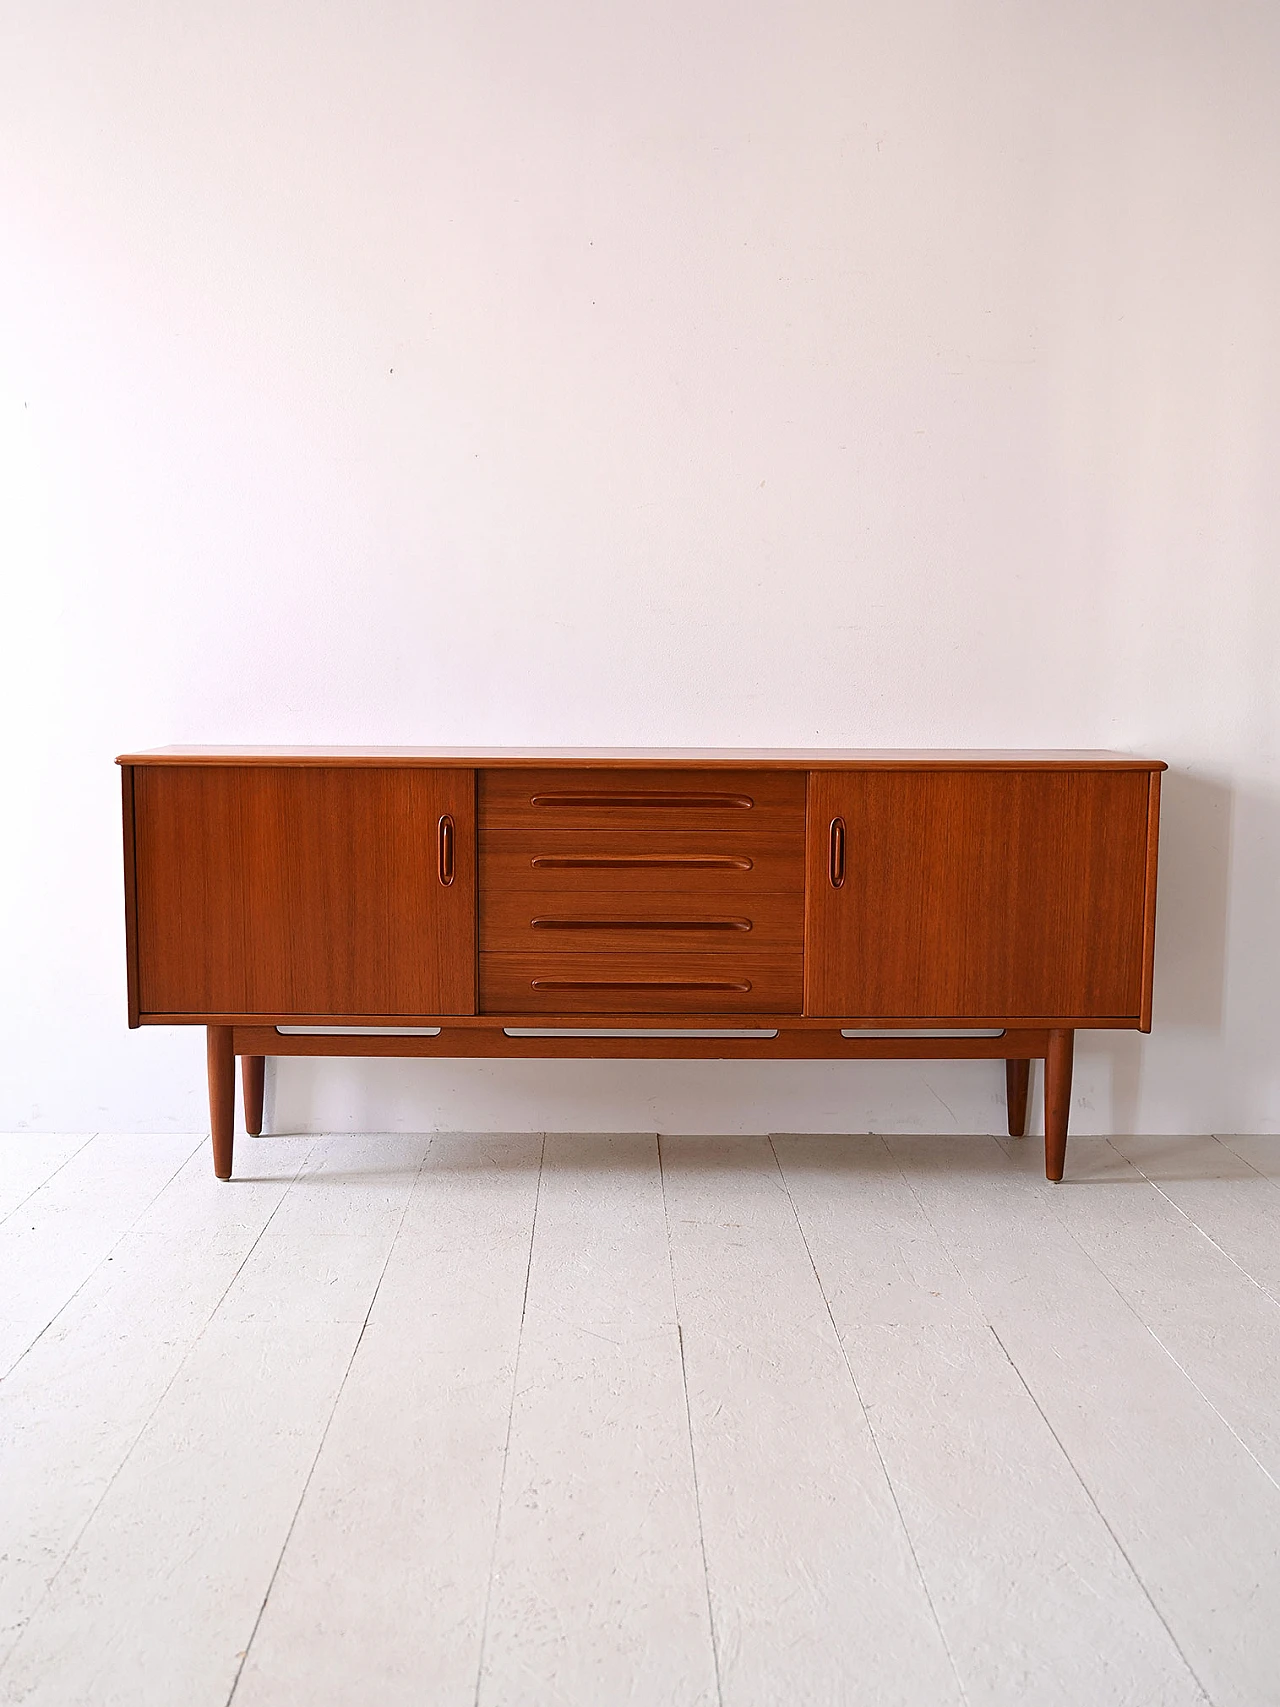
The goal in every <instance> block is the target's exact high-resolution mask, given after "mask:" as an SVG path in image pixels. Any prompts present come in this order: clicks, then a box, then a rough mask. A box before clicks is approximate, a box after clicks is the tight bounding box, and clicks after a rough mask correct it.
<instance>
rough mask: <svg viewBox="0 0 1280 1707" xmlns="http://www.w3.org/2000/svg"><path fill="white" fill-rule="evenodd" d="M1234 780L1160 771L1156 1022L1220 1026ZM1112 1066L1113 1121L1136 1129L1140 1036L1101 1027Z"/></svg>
mask: <svg viewBox="0 0 1280 1707" xmlns="http://www.w3.org/2000/svg"><path fill="white" fill-rule="evenodd" d="M1237 810H1238V802H1237V798H1236V795H1235V792H1234V790H1233V789H1232V787H1231V785H1230V784H1229V783H1227V782H1225V781H1223V780H1221V779H1219V778H1216V777H1212V776H1205V775H1200V774H1196V775H1193V774H1192V773H1191V772H1190V771H1181V770H1170V771H1167V772H1166V773H1165V776H1164V781H1163V784H1162V787H1161V793H1160V867H1159V875H1158V879H1157V905H1156V981H1155V1003H1154V1009H1155V1013H1154V1024H1155V1025H1156V1026H1160V1025H1162V1024H1163V1025H1177V1026H1185V1027H1190V1028H1193V1029H1195V1030H1197V1031H1202V1032H1210V1033H1212V1034H1214V1035H1215V1036H1217V1035H1219V1034H1220V1033H1221V1031H1222V1019H1223V1002H1224V994H1225V987H1226V969H1227V920H1228V907H1229V895H1230V883H1231V863H1232V861H1231V855H1232V836H1233V830H1234V823H1235V818H1236V815H1237ZM1102 1035H1103V1036H1104V1037H1105V1038H1106V1042H1105V1044H1104V1046H1103V1053H1105V1055H1106V1056H1107V1058H1108V1059H1109V1061H1110V1068H1111V1123H1112V1126H1113V1128H1114V1130H1115V1131H1117V1132H1133V1131H1136V1130H1137V1121H1138V1099H1139V1093H1140V1091H1141V1087H1142V1056H1143V1039H1142V1037H1141V1036H1140V1035H1138V1034H1137V1033H1135V1032H1131V1031H1122V1032H1114V1033H1109V1034H1108V1033H1103V1034H1102Z"/></svg>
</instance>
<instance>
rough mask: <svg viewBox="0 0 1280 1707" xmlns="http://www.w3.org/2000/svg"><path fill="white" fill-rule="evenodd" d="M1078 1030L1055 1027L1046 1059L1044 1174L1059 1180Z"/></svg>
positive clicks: (1065, 1140)
mask: <svg viewBox="0 0 1280 1707" xmlns="http://www.w3.org/2000/svg"><path fill="white" fill-rule="evenodd" d="M1075 1049H1076V1034H1075V1032H1074V1031H1051V1032H1050V1033H1049V1053H1048V1055H1047V1056H1046V1057H1045V1063H1044V1177H1045V1178H1046V1179H1053V1180H1059V1179H1061V1178H1062V1170H1063V1168H1064V1167H1065V1166H1066V1161H1067V1121H1068V1119H1069V1117H1070V1114H1071V1064H1072V1061H1073V1059H1074V1057H1075Z"/></svg>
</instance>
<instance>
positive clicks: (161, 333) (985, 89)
mask: <svg viewBox="0 0 1280 1707" xmlns="http://www.w3.org/2000/svg"><path fill="white" fill-rule="evenodd" d="M0 18H2V20H3V51H0V217H2V220H3V225H2V235H0V572H2V573H3V577H4V607H3V608H4V612H5V620H4V623H3V637H2V639H0V645H2V646H3V658H2V660H0V665H2V674H3V680H2V681H0V692H3V695H4V702H5V703H4V733H5V738H6V739H5V752H6V761H5V769H6V779H5V782H6V786H5V790H4V796H5V820H6V822H5V830H4V834H3V838H2V845H0V856H2V857H3V860H4V862H5V870H4V873H3V880H2V881H0V902H2V903H3V906H4V908H5V909H6V917H5V921H4V927H3V928H4V939H3V941H4V949H3V951H4V968H3V970H4V976H3V981H2V992H3V1002H4V1012H3V1014H2V1015H0V1039H2V1040H3V1042H2V1049H3V1072H4V1087H3V1093H2V1100H0V1124H6V1125H8V1126H30V1127H37V1128H39V1127H70V1128H168V1127H177V1128H189V1129H198V1128H200V1127H201V1126H202V1125H203V1124H204V1122H205V1118H206V1117H205V1113H204V1102H203V1084H202V1074H203V1066H202V1041H203V1040H202V1037H201V1035H200V1034H198V1033H194V1032H161V1031H150V1032H142V1033H135V1034H130V1033H129V1032H128V1031H127V1030H126V1029H125V1019H124V957H123V942H122V922H121V904H120V876H119V828H118V794H117V789H118V784H117V775H116V772H115V770H114V768H113V766H112V764H111V760H112V757H113V756H114V754H115V753H116V752H117V751H119V750H121V749H122V748H126V747H138V746H146V745H152V744H158V743H161V742H165V741H231V742H234V741H246V742H248V741H255V742H257V741H313V742H325V741H334V742H363V741H372V742H379V741H388V742H395V741H412V742H459V743H462V742H472V741H474V742H492V743H523V742H530V743H589V742H600V743H649V742H655V743H670V744H677V745H678V744H698V743H715V744H730V745H732V744H739V743H741V744H771V743H776V744H816V745H823V744H830V745H844V744H850V745H884V746H897V745H938V746H982V745H1000V746H1022V745H1035V746H1039V745H1043V746H1075V745H1081V746H1094V745H1112V746H1118V747H1122V748H1126V749H1133V750H1141V751H1149V752H1153V753H1155V754H1157V755H1159V756H1162V757H1164V758H1167V759H1168V760H1169V761H1170V763H1171V765H1172V766H1173V770H1172V772H1171V774H1170V777H1169V779H1168V785H1167V811H1166V820H1165V841H1164V858H1163V867H1162V894H1161V905H1160V922H1159V955H1158V980H1157V995H1156V1026H1157V1029H1156V1033H1155V1035H1154V1036H1153V1037H1152V1038H1151V1039H1149V1040H1139V1039H1136V1038H1134V1037H1131V1036H1122V1037H1115V1038H1107V1037H1100V1038H1098V1039H1095V1040H1087V1041H1086V1042H1085V1043H1084V1044H1083V1046H1082V1048H1081V1051H1080V1056H1079V1065H1078V1075H1077V1092H1078V1097H1077V1110H1076V1116H1075V1123H1076V1129H1077V1130H1079V1131H1082V1132H1083V1131H1107V1130H1112V1129H1121V1130H1131V1131H1199V1130H1237V1131H1249V1130H1252V1131H1262V1130H1275V1129H1276V1127H1277V1124H1280V1068H1278V1067H1277V1060H1278V1058H1280V1051H1278V1050H1277V1045H1276V1037H1277V1003H1276V996H1275V976H1274V970H1273V969H1274V964H1275V961H1276V956H1277V942H1278V935H1280V917H1278V914H1280V881H1278V869H1277V868H1278V866H1280V857H1278V856H1280V774H1278V767H1277V699H1278V694H1277V637H1278V635H1280V552H1278V550H1277V547H1278V545H1280V478H1277V473H1276V470H1277V466H1278V465H1280V454H1278V453H1280V445H1278V444H1277V436H1278V434H1277V426H1278V417H1280V405H1278V401H1277V399H1278V395H1280V388H1278V381H1280V360H1278V350H1277V345H1278V339H1277V326H1278V325H1280V313H1278V312H1277V303H1278V302H1280V288H1278V287H1280V267H1278V266H1277V261H1278V259H1280V256H1278V251H1280V235H1278V233H1280V222H1277V220H1276V217H1275V215H1276V208H1277V206H1278V205H1280V197H1278V194H1277V192H1278V191H1280V182H1278V180H1280V170H1278V163H1280V103H1278V102H1277V100H1276V98H1275V91H1276V87H1277V73H1278V71H1280V63H1278V60H1280V10H1278V9H1277V8H1276V7H1275V6H1274V4H1272V3H1270V0H1266V3H1261V4H1246V3H1243V0H1162V3H1161V4H1158V5H1157V4H1154V3H1147V4H1142V3H1133V0H1122V3H1120V4H1117V3H1116V0H1107V3H1106V4H1103V3H1101V0H1081V3H1077V4H1072V5H1069V6H1068V5H1061V4H1048V3H1041V4H1034V3H1033V4H1024V5H1016V6H1015V5H1010V4H1001V3H997V0H973V3H970V4H954V3H953V4H947V5H943V4H940V3H930V0H904V3H902V4H899V5H893V6H885V5H883V4H876V5H872V4H869V3H867V0H840V3H837V0H807V3H804V0H802V3H801V4H799V5H785V6H784V5H781V4H778V3H776V0H759V3H757V4H754V5H751V6H740V5H732V6H731V5H727V4H723V3H721V4H713V3H711V0H680V3H679V4H662V3H658V4H654V3H652V0H647V3H646V4H644V5H635V4H628V3H625V0H624V3H622V4H612V5H598V4H596V5H588V4H586V3H585V0H559V3H555V0H552V3H550V4H547V5H541V6H528V5H516V4H497V3H493V0H488V3H486V0H477V3H474V4H469V5H465V6H457V5H444V4H439V3H434V0H433V3H425V4H418V5H414V6H410V5H404V4H388V3H383V0H370V3H367V4H362V5H360V6H346V7H340V6H332V5H315V4H307V5H302V4H296V3H295V4H289V3H284V0H277V3H274V4H270V5H266V6H263V5H261V4H252V5H251V4H248V3H245V0H240V3H236V0H230V3H228V4H225V5H221V6H217V7H208V6H194V5H192V4H190V3H188V0H172V3H170V4H166V5H164V6H155V5H143V4H141V3H138V0H97V3H95V4H92V5H90V4H87V3H85V0H80V3H70V0H67V3H61V4H59V3H57V0H52V3H50V4H48V5H42V6H39V7H35V6H20V5H18V4H7V5H0ZM271 1100H272V1104H273V1119H274V1120H275V1122H276V1124H277V1125H278V1126H281V1127H290V1128H297V1127H299V1126H315V1127H326V1126H354V1127H359V1128H369V1129H378V1128H383V1127H392V1126H395V1127H413V1128H429V1127H435V1126H444V1127H464V1128H486V1127H494V1128H510V1127H532V1128H539V1127H551V1128H633V1129H634V1128H643V1129H653V1128H655V1127H657V1128H661V1129H664V1130H668V1131H671V1130H680V1129H682V1128H683V1129H701V1130H717V1129H720V1130H746V1131H752V1130H767V1129H769V1128H785V1129H790V1130H795V1129H806V1128H807V1129H813V1130H841V1129H844V1130H860V1129H863V1130H865V1129H872V1130H875V1129H895V1130H915V1129H926V1130H939V1131H950V1130H957V1129H958V1130H963V1131H972V1130H984V1129H996V1128H997V1127H998V1125H999V1122H1000V1118H1001V1074H1000V1070H999V1068H998V1067H997V1066H994V1065H992V1066H987V1065H978V1066H975V1065H960V1064H951V1065H945V1064H941V1065H929V1064H926V1065H923V1066H919V1067H917V1066H909V1065H856V1066H852V1065H845V1064H841V1065H838V1066H827V1065H819V1064H814V1065H804V1066H798V1065H793V1066H785V1065H778V1066H770V1067H764V1066H761V1067H751V1068H745V1069H744V1068H730V1067H725V1066H717V1065H707V1064H693V1065H666V1064H648V1063H645V1064H637V1063H630V1064H627V1063H621V1064H609V1065H601V1064H584V1065H580V1066H579V1065H569V1064H545V1063H542V1064H537V1063H535V1064H529V1065H521V1064H509V1063H508V1064H500V1065H484V1064H475V1063H472V1064H454V1063H446V1064H430V1063H377V1064H374V1063H358V1062H348V1063H342V1062H335V1063H328V1064H315V1065H307V1064H301V1063H292V1064H285V1065H284V1066H283V1067H282V1068H281V1069H280V1072H279V1075H278V1077H277V1078H276V1080H275V1082H274V1085H273V1089H272V1092H271Z"/></svg>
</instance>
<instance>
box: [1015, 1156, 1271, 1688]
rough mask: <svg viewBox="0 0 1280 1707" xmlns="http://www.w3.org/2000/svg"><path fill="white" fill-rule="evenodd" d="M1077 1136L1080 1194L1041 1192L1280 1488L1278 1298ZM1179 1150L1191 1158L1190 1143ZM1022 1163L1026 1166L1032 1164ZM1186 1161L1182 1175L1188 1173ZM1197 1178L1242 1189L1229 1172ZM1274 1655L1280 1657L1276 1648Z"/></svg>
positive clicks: (1218, 1218) (1138, 1177)
mask: <svg viewBox="0 0 1280 1707" xmlns="http://www.w3.org/2000/svg"><path fill="white" fill-rule="evenodd" d="M1073 1142H1074V1144H1075V1149H1074V1151H1073V1154H1074V1157H1075V1161H1074V1163H1073V1172H1072V1178H1073V1182H1074V1183H1075V1184H1077V1185H1079V1186H1080V1187H1081V1189H1072V1190H1068V1191H1063V1190H1058V1189H1054V1188H1053V1187H1050V1186H1048V1185H1046V1184H1045V1182H1044V1181H1043V1180H1042V1179H1038V1178H1037V1179H1036V1181H1035V1183H1036V1186H1037V1188H1038V1189H1039V1190H1040V1191H1041V1193H1042V1195H1043V1196H1044V1199H1045V1201H1046V1202H1047V1203H1048V1204H1049V1206H1050V1207H1051V1208H1052V1209H1053V1210H1054V1211H1055V1212H1056V1213H1057V1215H1058V1217H1059V1219H1060V1220H1061V1221H1062V1223H1063V1225H1064V1226H1065V1227H1067V1228H1068V1230H1069V1231H1070V1232H1071V1234H1072V1236H1073V1237H1074V1238H1075V1239H1076V1241H1077V1242H1078V1243H1079V1244H1080V1245H1081V1246H1082V1247H1083V1248H1084V1249H1085V1250H1086V1251H1087V1252H1088V1253H1089V1255H1090V1256H1091V1257H1092V1258H1093V1260H1094V1262H1095V1263H1096V1264H1097V1265H1098V1267H1099V1268H1100V1269H1101V1270H1102V1272H1103V1273H1104V1274H1105V1275H1106V1277H1107V1279H1108V1280H1109V1281H1110V1282H1111V1284H1112V1285H1113V1286H1114V1287H1115V1288H1116V1290H1117V1291H1118V1292H1119V1293H1120V1295H1121V1296H1122V1297H1123V1298H1124V1299H1125V1301H1126V1303H1128V1304H1129V1306H1130V1307H1131V1309H1132V1310H1133V1311H1134V1313H1135V1314H1136V1315H1137V1316H1138V1318H1139V1319H1140V1320H1141V1321H1142V1322H1143V1323H1144V1324H1145V1326H1146V1327H1147V1328H1148V1329H1149V1330H1150V1331H1151V1332H1152V1333H1153V1334H1154V1335H1155V1336H1156V1338H1157V1339H1158V1340H1159V1342H1160V1344H1161V1345H1162V1346H1163V1347H1164V1348H1165V1350H1166V1351H1167V1352H1168V1353H1169V1355H1170V1356H1171V1357H1172V1358H1173V1359H1174V1360H1175V1361H1176V1362H1177V1364H1178V1365H1179V1367H1180V1368H1181V1369H1183V1370H1184V1371H1185V1372H1186V1375H1187V1377H1188V1378H1189V1379H1190V1380H1191V1381H1192V1382H1193V1383H1194V1384H1195V1386H1196V1387H1197V1388H1198V1389H1199V1391H1200V1392H1201V1393H1202V1394H1203V1395H1204V1396H1205V1398H1206V1399H1208V1401H1209V1402H1210V1404H1212V1405H1213V1407H1214V1409H1215V1410H1216V1411H1217V1412H1218V1414H1219V1415H1220V1416H1221V1417H1222V1418H1223V1420H1224V1421H1225V1422H1226V1423H1227V1425H1228V1426H1229V1427H1230V1428H1231V1429H1232V1430H1233V1431H1234V1432H1235V1433H1236V1434H1237V1435H1238V1436H1239V1437H1240V1439H1241V1440H1242V1441H1243V1442H1244V1444H1245V1445H1246V1446H1247V1447H1248V1448H1249V1450H1250V1451H1251V1452H1252V1453H1253V1454H1254V1456H1255V1457H1256V1458H1257V1459H1258V1460H1259V1461H1260V1463H1261V1464H1262V1465H1263V1466H1264V1468H1265V1469H1266V1470H1267V1471H1268V1473H1269V1474H1270V1475H1271V1477H1272V1478H1273V1479H1274V1480H1275V1481H1276V1483H1277V1485H1280V1405H1277V1398H1278V1397H1280V1304H1277V1303H1276V1301H1275V1299H1274V1298H1273V1297H1272V1296H1270V1295H1269V1294H1268V1293H1267V1292H1266V1291H1264V1290H1263V1288H1262V1287H1261V1286H1259V1285H1258V1284H1257V1283H1256V1282H1255V1281H1254V1280H1253V1279H1251V1278H1250V1276H1249V1275H1248V1274H1247V1273H1246V1272H1245V1270H1244V1269H1243V1268H1241V1267H1240V1265H1239V1264H1238V1263H1237V1262H1235V1261H1233V1260H1232V1258H1231V1257H1230V1256H1228V1255H1227V1254H1226V1253H1225V1252H1224V1251H1223V1249H1222V1248H1221V1247H1220V1246H1219V1245H1218V1244H1217V1243H1216V1242H1215V1241H1214V1240H1213V1239H1211V1238H1209V1237H1207V1236H1206V1235H1205V1234H1204V1233H1203V1232H1201V1231H1200V1228H1199V1227H1198V1226H1197V1225H1196V1224H1195V1223H1194V1222H1193V1221H1191V1220H1189V1219H1188V1218H1187V1216H1186V1215H1185V1214H1182V1213H1181V1212H1180V1211H1179V1209H1178V1208H1177V1207H1176V1206H1175V1203H1173V1202H1171V1201H1170V1200H1169V1197H1168V1196H1166V1195H1165V1193H1164V1191H1163V1189H1161V1190H1157V1189H1155V1188H1154V1187H1153V1186H1152V1185H1150V1184H1149V1183H1148V1181H1147V1180H1146V1179H1145V1178H1144V1176H1143V1175H1142V1174H1141V1173H1139V1172H1138V1170H1137V1169H1136V1168H1135V1167H1133V1166H1132V1165H1131V1164H1130V1163H1129V1162H1128V1161H1127V1160H1126V1159H1125V1157H1124V1155H1122V1154H1121V1153H1120V1151H1119V1150H1118V1149H1117V1148H1116V1147H1115V1146H1113V1145H1112V1144H1110V1143H1109V1142H1108V1141H1107V1140H1106V1139H1105V1138H1082V1139H1076V1140H1074V1141H1073ZM1187 1148H1188V1151H1189V1153H1190V1155H1191V1156H1192V1157H1194V1156H1195V1154H1196V1151H1197V1149H1198V1145H1189V1146H1188V1147H1187ZM1219 1148H1220V1146H1219ZM1210 1161H1211V1158H1210ZM1025 1165H1026V1166H1027V1168H1028V1171H1031V1164H1030V1163H1029V1162H1028V1163H1027V1164H1025ZM1190 1166H1191V1164H1190V1163H1189V1164H1188V1166H1187V1167H1185V1168H1182V1169H1180V1170H1179V1172H1180V1173H1182V1174H1183V1175H1184V1176H1185V1174H1186V1172H1188V1171H1190ZM1191 1183H1192V1184H1193V1185H1194V1184H1196V1183H1200V1182H1197V1181H1195V1180H1193V1181H1192V1182H1191ZM1203 1183H1205V1184H1207V1185H1210V1186H1213V1185H1217V1184H1219V1183H1222V1184H1226V1185H1229V1186H1237V1185H1247V1182H1245V1181H1237V1180H1234V1179H1230V1178H1228V1179H1226V1180H1223V1181H1218V1180H1214V1179H1208V1180H1206V1181H1204V1182H1203ZM1086 1184H1087V1189H1084V1187H1085V1185H1086ZM1175 1189H1177V1187H1176V1186H1175ZM1267 1196H1270V1197H1274V1198H1275V1209H1276V1214H1275V1216H1274V1219H1273V1222H1272V1236H1273V1238H1275V1237H1276V1235H1277V1234H1280V1192H1275V1191H1269V1190H1268V1188H1267V1186H1266V1185H1265V1184H1263V1182H1261V1181H1259V1182H1258V1183H1257V1186H1255V1187H1254V1188H1252V1199H1253V1201H1256V1200H1257V1199H1259V1198H1264V1197H1267ZM1215 1210H1216V1212H1215V1213H1213V1214H1212V1215H1211V1216H1208V1217H1207V1218H1208V1219H1212V1220H1213V1221H1214V1222H1215V1224H1217V1225H1218V1226H1219V1229H1220V1230H1221V1231H1223V1232H1224V1233H1226V1234H1228V1235H1229V1232H1230V1228H1229V1227H1228V1226H1226V1225H1224V1223H1226V1221H1227V1219H1228V1215H1227V1212H1226V1206H1224V1205H1222V1204H1221V1203H1219V1204H1217V1205H1216V1206H1215ZM1277 1653H1278V1657H1280V1649H1278V1650H1277Z"/></svg>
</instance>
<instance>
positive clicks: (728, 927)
mask: <svg viewBox="0 0 1280 1707" xmlns="http://www.w3.org/2000/svg"><path fill="white" fill-rule="evenodd" d="M529 924H530V926H531V928H532V929H533V930H535V931H749V930H750V929H751V920H750V919H557V918H547V917H543V918H537V919H530V920H529Z"/></svg>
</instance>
